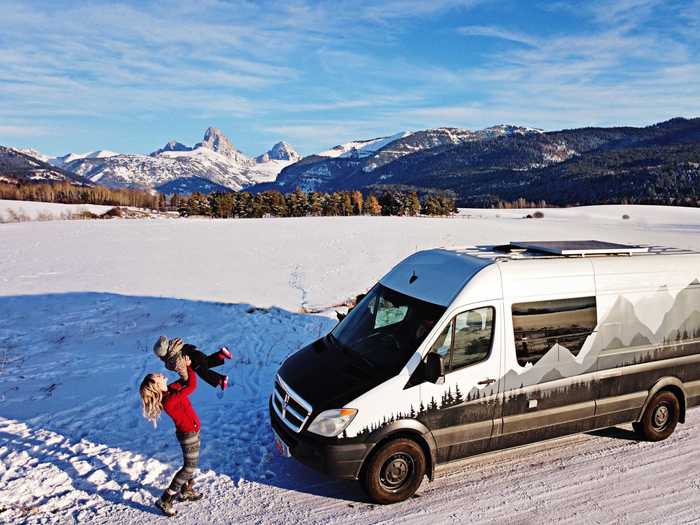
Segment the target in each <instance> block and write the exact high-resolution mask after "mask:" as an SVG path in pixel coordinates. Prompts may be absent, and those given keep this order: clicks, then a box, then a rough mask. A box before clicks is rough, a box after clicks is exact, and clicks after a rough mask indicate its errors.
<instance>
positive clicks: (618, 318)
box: [343, 279, 700, 437]
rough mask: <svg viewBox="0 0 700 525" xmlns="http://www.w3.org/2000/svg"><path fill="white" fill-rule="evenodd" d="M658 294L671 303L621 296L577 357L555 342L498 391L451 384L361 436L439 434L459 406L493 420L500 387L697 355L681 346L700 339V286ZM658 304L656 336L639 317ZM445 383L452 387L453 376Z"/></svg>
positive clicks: (512, 388)
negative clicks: (405, 427) (408, 425)
mask: <svg viewBox="0 0 700 525" xmlns="http://www.w3.org/2000/svg"><path fill="white" fill-rule="evenodd" d="M656 293H658V294H667V297H662V300H661V301H658V300H652V299H651V298H650V297H642V298H640V299H639V300H637V302H636V305H635V303H633V302H632V301H631V300H630V299H629V298H627V297H625V296H622V295H620V296H618V297H617V299H616V300H615V302H614V303H613V306H612V307H611V308H610V310H609V311H608V312H607V314H606V315H605V318H604V319H602V320H601V321H600V322H599V323H597V325H596V326H595V327H594V329H593V330H592V331H591V332H590V334H589V335H587V337H586V338H585V342H584V343H583V345H582V346H581V347H580V349H579V350H578V351H577V352H575V353H576V354H577V355H574V354H573V353H572V352H571V351H569V349H568V348H567V347H566V346H564V345H562V344H559V343H558V342H555V343H554V344H552V346H551V347H550V348H549V350H547V351H546V352H545V353H544V354H543V355H542V356H541V357H540V358H539V359H538V360H537V361H536V362H534V363H532V364H526V366H524V367H520V369H519V370H516V369H511V370H509V371H508V372H507V373H506V374H505V375H504V376H503V377H501V379H500V381H498V382H496V383H494V384H493V385H489V386H486V387H483V388H478V387H474V388H470V389H468V390H466V391H465V389H464V387H465V385H462V387H460V385H458V384H456V383H451V384H447V383H446V389H447V390H446V391H445V394H444V396H443V398H442V399H440V400H435V399H431V400H429V401H427V402H426V400H422V402H421V404H420V405H419V406H417V407H414V406H408V407H405V408H404V409H403V410H398V411H396V412H394V413H391V414H387V415H386V416H384V417H383V419H382V420H381V421H379V420H378V421H375V422H374V423H371V424H369V425H365V426H364V427H362V428H358V430H357V433H356V435H357V436H361V435H364V434H368V433H371V432H373V431H375V430H377V429H379V428H381V427H382V426H384V425H386V424H388V423H391V422H393V421H397V420H399V419H406V418H411V419H419V420H431V421H430V422H431V423H432V424H431V425H430V426H431V428H440V426H439V425H438V426H437V427H435V426H434V423H436V422H437V421H436V420H435V417H436V416H437V413H439V412H441V411H444V410H448V409H453V408H454V407H456V406H466V405H469V411H470V412H472V413H473V414H472V416H473V417H476V419H475V420H478V418H479V417H481V418H482V420H483V419H486V418H489V417H490V415H489V414H490V412H491V411H492V410H493V407H494V406H495V403H494V402H495V401H496V396H497V395H498V388H499V386H498V385H499V384H500V388H501V389H503V390H504V391H505V393H506V395H508V396H517V395H519V394H518V391H519V389H522V388H524V387H529V386H530V387H531V386H533V385H539V384H543V385H544V384H546V383H550V382H553V381H557V380H560V379H566V378H570V377H573V376H576V375H580V374H585V373H588V372H592V371H595V370H596V368H597V369H598V370H604V369H609V368H616V367H619V366H628V365H632V364H637V363H643V362H648V361H652V360H657V359H662V358H672V357H680V356H682V355H687V354H688V353H695V352H697V348H696V345H683V344H677V343H680V342H684V341H689V340H693V339H700V281H699V280H698V279H694V280H693V281H692V282H691V283H690V284H689V285H688V286H686V287H685V288H683V289H682V290H680V291H679V292H678V293H677V294H676V296H675V297H673V296H672V295H671V293H670V292H669V291H668V288H667V287H662V289H660V290H659V291H658V292H656ZM657 299H658V297H657ZM659 304H670V307H669V308H668V310H667V311H666V313H665V314H664V315H663V318H662V321H661V323H660V325H659V327H658V328H657V329H656V330H652V329H651V328H650V327H648V326H647V325H646V324H645V323H644V322H642V321H641V320H640V319H639V315H638V312H640V311H644V310H641V309H649V308H654V309H657V308H658V307H659ZM572 326H573V325H572ZM579 328H580V327H577V328H576V329H579ZM561 339H565V337H562V338H561ZM635 347H638V350H637V351H633V352H630V349H631V348H635ZM620 350H624V351H620ZM446 379H447V380H448V381H449V376H448V377H447V378H446ZM579 383H581V382H579ZM470 386H471V385H470ZM573 387H576V388H573ZM572 388H573V390H576V392H572V393H569V392H567V395H570V394H571V395H573V396H574V397H577V396H578V393H577V392H578V391H581V392H585V391H586V389H587V388H590V387H589V386H586V385H585V384H583V383H581V384H578V383H577V384H576V385H574V384H571V385H568V386H567V387H566V388H565V390H570V389H572ZM448 411H450V410H448ZM461 412H463V411H461ZM470 419H471V417H470ZM426 422H427V421H426ZM451 424H455V423H451ZM343 437H347V435H344V436H343Z"/></svg>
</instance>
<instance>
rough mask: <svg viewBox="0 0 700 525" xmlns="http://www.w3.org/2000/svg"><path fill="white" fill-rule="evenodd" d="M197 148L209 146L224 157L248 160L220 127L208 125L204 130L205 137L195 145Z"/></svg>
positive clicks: (242, 160)
mask: <svg viewBox="0 0 700 525" xmlns="http://www.w3.org/2000/svg"><path fill="white" fill-rule="evenodd" d="M197 148H207V149H210V150H212V151H215V152H217V153H219V154H221V155H223V156H224V157H228V158H230V159H234V160H238V161H241V162H244V161H246V160H247V159H248V158H247V157H246V156H245V155H243V153H241V152H240V151H238V149H236V146H234V145H233V143H231V141H230V140H229V139H228V137H226V135H224V134H223V132H222V131H221V130H220V129H219V128H214V127H211V126H210V127H208V128H207V130H206V131H205V132H204V139H203V140H202V142H199V143H198V144H196V145H195V147H194V149H197Z"/></svg>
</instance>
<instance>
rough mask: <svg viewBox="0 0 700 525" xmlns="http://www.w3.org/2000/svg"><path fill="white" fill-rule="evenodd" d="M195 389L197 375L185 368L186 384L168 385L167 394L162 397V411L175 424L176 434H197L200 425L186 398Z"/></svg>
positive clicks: (179, 382) (188, 399)
mask: <svg viewBox="0 0 700 525" xmlns="http://www.w3.org/2000/svg"><path fill="white" fill-rule="evenodd" d="M195 388H197V374H195V373H194V372H193V371H192V369H191V368H189V367H188V368H187V383H186V384H185V385H183V384H182V382H181V381H176V382H175V383H171V384H169V385H168V392H167V393H166V394H164V395H163V410H165V413H166V414H168V415H169V416H170V417H171V418H172V419H173V422H174V423H175V428H176V429H177V431H178V432H199V429H200V428H201V426H202V425H201V423H200V421H199V417H198V416H197V413H196V412H195V411H194V408H192V403H190V398H189V397H188V396H189V395H190V394H191V393H192V392H194V390H195Z"/></svg>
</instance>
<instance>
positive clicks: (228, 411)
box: [0, 206, 700, 524]
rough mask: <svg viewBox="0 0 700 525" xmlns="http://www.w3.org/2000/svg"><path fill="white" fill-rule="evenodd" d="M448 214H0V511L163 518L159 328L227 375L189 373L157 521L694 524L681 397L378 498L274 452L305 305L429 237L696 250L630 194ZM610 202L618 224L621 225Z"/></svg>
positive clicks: (7, 518)
mask: <svg viewBox="0 0 700 525" xmlns="http://www.w3.org/2000/svg"><path fill="white" fill-rule="evenodd" d="M523 214H524V212H522V211H512V210H508V211H506V210H465V211H463V212H462V216H461V217H460V218H454V219H411V218H404V219H400V218H364V217H349V218H308V219H269V220H241V221H210V220H201V221H200V220H187V221H184V220H183V221H67V222H62V221H61V222H51V223H31V224H30V223H24V224H4V225H0V246H1V247H2V248H1V249H2V256H1V257H0V522H13V523H15V522H29V523H35V522H42V523H66V522H68V523H70V522H73V521H77V522H80V523H117V522H120V523H123V524H129V523H152V522H161V521H163V522H165V521H167V519H166V518H162V517H160V515H159V514H156V513H155V511H154V508H153V506H152V501H153V499H154V498H155V497H157V496H158V495H159V494H160V492H161V491H162V489H163V487H164V486H165V485H166V484H167V482H168V481H169V479H170V477H171V476H172V474H173V473H174V471H175V469H176V468H177V465H178V462H179V459H180V458H179V455H180V452H179V447H178V446H177V443H176V442H175V439H174V436H173V433H172V426H171V424H170V422H169V421H167V420H163V421H162V424H161V425H159V427H158V429H157V430H153V429H152V427H150V426H149V425H148V424H147V423H146V422H145V421H144V420H143V419H142V418H141V416H140V412H139V399H138V393H137V387H138V383H139V382H140V379H141V378H142V376H143V374H144V373H145V372H147V371H150V370H153V371H157V370H159V368H160V363H159V362H158V361H157V360H156V359H155V358H154V357H153V355H152V353H151V351H150V347H151V345H152V343H153V341H154V340H155V339H156V337H157V336H158V335H160V334H161V333H164V334H167V335H178V336H181V337H183V338H185V339H187V340H189V341H192V342H193V343H196V344H197V345H199V346H200V347H202V348H203V349H212V350H213V349H215V348H216V347H217V346H218V345H220V344H224V343H228V344H229V345H230V346H231V347H232V348H233V349H234V353H235V356H234V360H233V362H232V363H230V364H227V365H226V366H225V370H226V371H227V372H228V373H230V374H231V375H232V377H233V382H234V386H233V388H232V389H230V390H229V391H228V392H227V393H226V395H225V396H223V398H219V397H217V396H216V394H215V392H214V390H212V389H211V388H209V387H208V386H207V385H201V386H200V388H199V389H198V391H197V393H196V394H195V398H194V402H195V404H196V406H197V407H198V411H199V412H200V415H201V416H202V421H203V428H204V430H203V436H202V437H203V449H202V462H201V468H202V472H201V474H200V475H199V476H198V481H199V483H200V484H201V485H203V488H204V491H205V492H206V494H207V500H206V502H202V503H195V504H191V505H189V506H185V505H180V506H179V508H180V515H179V517H178V518H177V519H176V520H175V522H177V523H385V522H405V523H457V522H459V523H464V522H474V523H503V522H505V521H508V522H510V523H533V522H542V521H545V522H553V521H564V522H568V523H611V522H614V523H648V522H655V521H656V522H661V521H663V522H666V523H688V522H697V521H700V510H697V509H700V474H698V472H700V438H698V435H697V434H698V430H700V411H691V412H690V413H689V417H688V422H687V423H686V424H685V425H681V426H679V427H678V429H677V431H676V433H675V434H674V435H673V436H672V437H671V438H670V439H669V440H667V441H665V442H662V443H657V444H652V443H640V442H637V441H635V440H633V439H630V437H631V436H630V432H629V430H626V429H624V428H622V429H614V430H608V431H605V432H599V433H596V434H595V435H592V434H584V435H580V436H573V437H568V438H564V439H561V440H557V441H554V442H550V443H545V444H537V445H534V446H532V447H530V448H527V449H519V450H513V451H504V452H500V453H497V454H493V455H490V456H484V457H480V458H473V459H471V460H469V461H468V462H466V463H464V464H462V465H460V466H458V467H454V468H451V469H450V470H448V471H445V472H442V473H441V474H440V475H439V477H438V479H437V480H436V481H435V482H433V483H428V482H427V481H426V482H425V483H424V484H423V486H422V488H421V489H420V490H419V491H418V494H417V496H416V497H415V498H413V499H411V500H409V501H407V502H404V503H401V504H398V505H394V506H391V507H380V506H376V505H371V504H369V503H367V502H366V500H365V498H364V496H363V494H362V493H361V491H360V490H359V488H358V487H357V486H356V485H355V484H353V483H349V482H338V481H333V480H329V479H327V478H324V477H323V476H321V475H318V474H316V473H315V472H313V471H311V470H309V469H307V468H305V467H303V466H301V465H299V464H297V463H296V462H294V461H290V460H285V459H282V458H280V457H278V456H276V455H275V454H274V448H273V446H272V437H271V432H270V430H269V426H268V423H267V406H266V403H267V396H268V393H269V389H270V386H271V383H272V379H273V377H274V373H275V370H276V368H277V366H278V365H279V364H280V363H281V361H282V360H283V359H284V358H285V357H286V356H287V355H288V354H289V353H291V352H293V351H294V350H296V349H297V348H299V347H300V346H302V345H303V344H305V343H306V342H309V341H311V340H313V339H315V338H317V337H318V336H319V335H320V334H323V333H325V332H326V331H327V330H328V329H330V328H331V327H332V326H333V324H334V321H333V319H332V318H331V317H330V316H328V315H323V314H320V315H310V314H306V313H303V312H302V311H301V307H302V306H303V307H305V308H323V307H327V306H330V305H333V304H337V303H339V302H342V301H344V300H345V299H346V298H348V297H351V296H353V295H354V294H355V293H356V292H358V291H361V290H364V289H366V288H367V287H368V286H370V285H371V284H372V282H373V281H374V280H375V279H376V278H378V277H379V276H381V275H382V274H383V273H385V272H386V271H387V270H388V269H389V268H390V267H391V266H392V265H393V264H395V263H396V262H398V261H399V260H400V259H401V258H403V257H404V256H405V255H407V254H409V253H411V252H413V251H415V250H416V249H422V248H427V247H433V246H445V245H465V244H479V243H484V242H506V241H509V240H524V239H537V240H546V239H555V238H599V239H604V240H612V241H625V242H645V243H655V244H665V245H672V246H677V247H681V248H695V249H700V235H698V234H699V233H700V210H696V209H679V208H654V207H636V206H627V207H622V206H615V207H590V208H578V209H569V210H545V218H544V219H537V220H535V219H529V220H523V219H521V217H522V216H523ZM623 214H628V215H629V216H630V219H627V220H623V219H622V218H621V217H622V215H623Z"/></svg>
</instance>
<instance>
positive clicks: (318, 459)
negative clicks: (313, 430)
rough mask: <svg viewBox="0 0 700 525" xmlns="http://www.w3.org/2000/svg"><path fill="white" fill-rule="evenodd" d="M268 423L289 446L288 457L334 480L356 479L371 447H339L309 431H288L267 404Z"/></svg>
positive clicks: (334, 439)
mask: <svg viewBox="0 0 700 525" xmlns="http://www.w3.org/2000/svg"><path fill="white" fill-rule="evenodd" d="M268 408H269V412H270V423H271V424H272V428H273V429H274V431H275V432H276V433H277V435H278V436H279V437H280V438H282V440H283V441H284V442H285V443H286V444H287V446H288V447H289V452H290V453H291V454H292V457H293V458H294V459H296V460H298V461H299V462H301V463H303V464H304V465H306V466H308V467H311V468H313V469H315V470H318V471H319V472H322V473H324V474H326V475H328V476H330V477H333V478H336V479H358V477H359V475H360V468H361V467H362V462H363V461H364V459H365V457H366V456H367V454H368V453H369V451H370V450H371V448H372V445H373V444H371V443H345V444H339V443H338V439H337V438H324V437H323V436H315V435H313V434H310V433H309V432H306V431H302V432H300V433H298V434H297V433H296V432H292V431H291V430H290V429H289V428H287V426H286V425H285V424H284V423H282V422H281V421H280V420H279V418H278V417H277V414H275V411H274V410H273V409H272V399H270V401H269V407H268Z"/></svg>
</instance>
